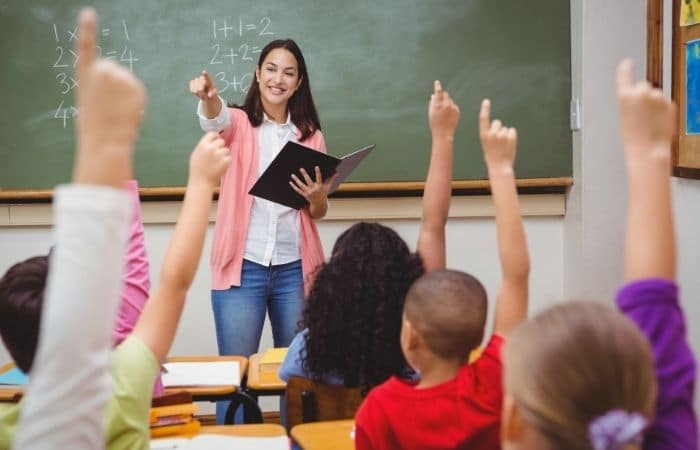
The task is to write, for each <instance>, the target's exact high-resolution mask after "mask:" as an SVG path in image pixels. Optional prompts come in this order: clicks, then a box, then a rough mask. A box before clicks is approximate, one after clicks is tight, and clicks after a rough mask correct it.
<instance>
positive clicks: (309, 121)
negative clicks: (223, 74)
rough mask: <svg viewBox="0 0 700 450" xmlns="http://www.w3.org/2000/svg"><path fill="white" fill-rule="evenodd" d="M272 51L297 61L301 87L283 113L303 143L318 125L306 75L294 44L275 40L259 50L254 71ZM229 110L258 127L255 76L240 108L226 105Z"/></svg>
mask: <svg viewBox="0 0 700 450" xmlns="http://www.w3.org/2000/svg"><path fill="white" fill-rule="evenodd" d="M276 48H283V49H285V50H288V51H289V52H290V53H291V54H292V55H294V58H295V59H296V60H297V65H298V66H299V70H298V73H299V76H300V77H301V84H300V85H299V88H298V89H297V90H296V92H294V95H292V97H291V98H290V99H289V102H288V103H287V110H288V111H289V115H290V116H291V119H292V122H293V123H294V125H295V126H296V127H297V128H298V129H299V131H300V132H301V137H300V139H299V140H300V141H303V140H306V139H308V138H309V137H311V135H312V134H314V133H315V132H316V130H320V129H321V122H319V120H318V114H317V113H316V106H315V105H314V99H313V96H312V95H311V82H310V81H309V73H308V71H307V70H306V61H305V60H304V55H302V53H301V49H300V48H299V46H298V45H297V43H296V42H294V41H293V40H292V39H277V40H274V41H272V42H270V43H269V44H267V45H266V46H265V48H263V49H262V52H260V58H259V59H258V65H257V67H259V68H262V64H263V62H264V61H265V58H266V57H267V55H268V53H270V52H271V51H272V50H274V49H276ZM229 106H231V107H233V108H239V109H242V110H243V111H245V113H246V114H247V115H248V120H250V123H252V124H253V126H255V127H258V126H260V124H261V123H262V122H263V112H264V109H263V104H262V99H261V98H260V88H259V87H258V83H257V82H256V81H255V73H253V82H252V83H251V84H250V88H249V89H248V93H247V94H246V96H245V100H244V101H243V104H242V105H236V104H230V105H229Z"/></svg>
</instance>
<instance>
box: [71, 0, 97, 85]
mask: <svg viewBox="0 0 700 450" xmlns="http://www.w3.org/2000/svg"><path fill="white" fill-rule="evenodd" d="M96 29H97V13H96V12H95V10H94V9H93V8H91V7H86V8H83V9H82V10H80V14H79V15H78V39H77V40H76V44H75V47H76V52H77V54H78V62H77V76H78V78H82V76H83V74H85V72H86V71H87V69H89V68H90V66H91V65H92V64H93V63H94V62H95V60H96V59H97V47H96V41H97V38H96V37H95V34H96V31H95V30H96Z"/></svg>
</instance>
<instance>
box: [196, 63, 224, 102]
mask: <svg viewBox="0 0 700 450" xmlns="http://www.w3.org/2000/svg"><path fill="white" fill-rule="evenodd" d="M190 92H191V93H192V95H194V96H195V97H198V98H199V99H200V100H203V101H206V100H209V99H213V98H216V96H217V94H218V92H219V91H218V90H217V89H216V85H215V84H214V80H212V79H211V77H210V76H209V74H208V73H207V71H206V70H203V71H202V74H201V75H200V76H198V77H197V78H193V79H192V80H190Z"/></svg>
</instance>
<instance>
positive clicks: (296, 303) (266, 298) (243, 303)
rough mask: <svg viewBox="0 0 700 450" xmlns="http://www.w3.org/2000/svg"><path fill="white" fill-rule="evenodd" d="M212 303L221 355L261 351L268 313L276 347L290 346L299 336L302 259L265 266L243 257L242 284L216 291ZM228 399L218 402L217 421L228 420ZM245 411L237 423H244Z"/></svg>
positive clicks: (247, 353)
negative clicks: (226, 415) (261, 338)
mask: <svg viewBox="0 0 700 450" xmlns="http://www.w3.org/2000/svg"><path fill="white" fill-rule="evenodd" d="M211 304H212V310H213V312H214V323H215V325H216V342H217V345H218V347H219V355H241V356H245V357H249V356H250V355H251V354H253V353H255V352H257V351H258V346H259V345H260V337H261V336H262V329H263V325H264V323H265V314H266V312H267V313H268V314H269V316H270V323H271V324H272V337H273V340H274V345H275V347H287V346H289V343H290V342H292V339H293V338H294V336H295V335H296V332H297V325H298V322H299V320H300V319H301V313H302V308H303V275H302V271H301V261H295V262H291V263H288V264H280V265H277V266H269V267H266V266H263V265H260V264H256V263H254V262H251V261H247V260H243V268H242V271H241V285H240V286H238V287H237V286H232V287H231V288H229V289H226V290H212V291H211ZM227 407H228V402H217V405H216V422H217V423H218V424H223V423H224V416H225V414H226V408H227ZM240 418H242V415H241V412H240V411H238V412H237V414H236V423H239V422H242V420H239V419H240Z"/></svg>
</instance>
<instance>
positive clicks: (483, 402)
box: [355, 98, 530, 450]
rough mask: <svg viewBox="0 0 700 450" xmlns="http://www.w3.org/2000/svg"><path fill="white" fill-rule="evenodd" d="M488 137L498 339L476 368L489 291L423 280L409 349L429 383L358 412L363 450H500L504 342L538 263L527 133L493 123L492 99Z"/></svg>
mask: <svg viewBox="0 0 700 450" xmlns="http://www.w3.org/2000/svg"><path fill="white" fill-rule="evenodd" d="M436 101H440V99H439V98H438V99H437V100H436ZM479 134H480V137H481V144H482V147H483V150H484V157H485V160H486V165H487V167H488V172H489V180H490V182H491V190H492V195H493V201H494V206H495V210H496V228H497V233H498V247H499V254H500V259H501V268H502V271H503V280H502V283H501V288H500V291H499V294H498V299H497V303H496V317H495V324H494V334H493V336H492V337H491V339H490V340H489V342H488V344H487V345H486V347H485V349H484V352H483V354H482V355H481V357H480V358H479V359H477V360H476V361H475V362H474V363H472V364H469V363H468V357H469V354H470V352H471V351H472V350H474V349H475V348H476V347H478V346H479V344H480V343H481V342H482V340H483V334H484V326H485V323H486V314H487V301H486V291H485V290H484V287H483V286H482V285H481V283H480V282H479V281H478V280H477V279H476V278H474V277H473V276H471V275H468V274H466V273H463V272H458V271H451V270H444V271H436V272H432V273H428V274H425V275H423V276H422V277H421V278H419V279H418V280H417V281H416V282H415V283H414V284H413V286H411V288H410V290H409V291H408V294H407V296H406V303H405V305H404V312H403V323H402V328H401V348H402V350H403V353H404V355H405V356H406V360H407V361H408V362H409V364H410V365H411V366H412V367H413V368H414V369H416V370H417V371H418V372H419V373H420V380H419V381H418V382H414V383H410V382H407V381H404V380H400V379H398V378H396V377H392V378H390V379H389V380H388V381H387V382H385V383H384V384H382V385H380V386H378V387H376V388H374V389H373V390H372V391H371V392H370V393H369V395H368V396H367V398H366V399H365V402H364V403H363V404H362V406H361V407H360V410H359V411H358V413H357V416H356V434H355V447H356V448H357V449H358V450H363V449H389V448H402V449H411V448H413V449H419V448H420V449H423V448H425V449H428V448H430V449H443V448H444V449H447V448H450V449H454V448H469V449H497V448H500V444H499V428H500V417H501V408H502V399H503V388H502V373H503V368H502V365H501V355H500V354H501V346H502V344H503V340H504V338H505V337H507V336H508V334H509V333H510V331H511V330H512V329H513V328H515V326H516V325H518V324H519V323H520V322H522V321H523V320H524V319H525V317H526V315H527V301H528V276H529V272H530V259H529V256H528V250H527V243H526V239H525V230H524V228H523V224H522V219H521V217H520V207H519V204H518V195H517V191H516V187H515V176H514V173H513V162H514V160H515V148H516V141H517V133H516V131H515V129H513V128H507V127H504V126H503V125H502V124H501V122H500V121H499V120H494V121H493V122H491V120H490V103H489V101H488V100H484V102H483V103H482V105H481V113H480V116H479Z"/></svg>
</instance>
